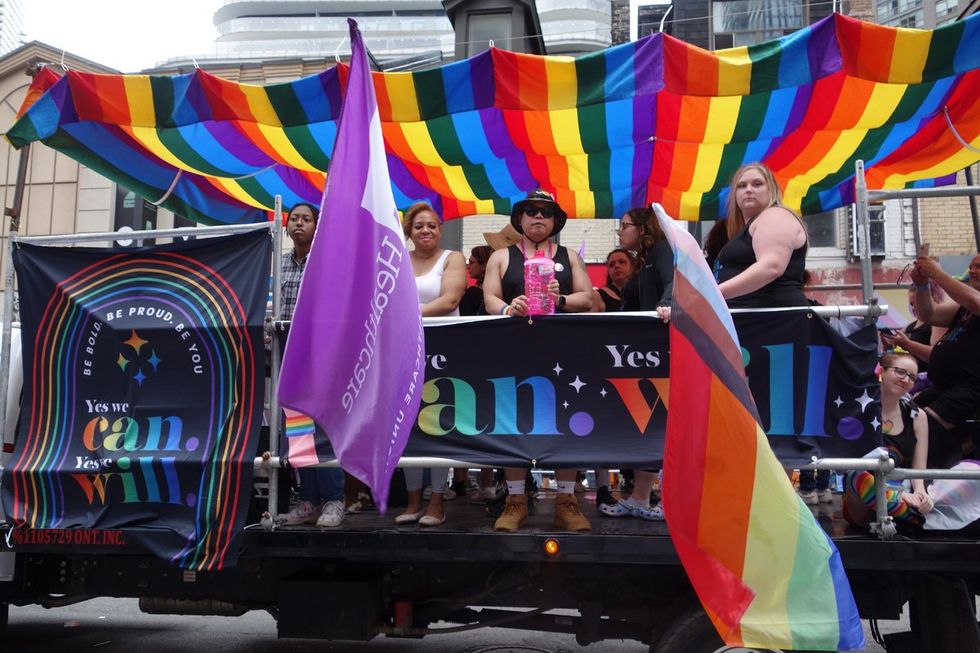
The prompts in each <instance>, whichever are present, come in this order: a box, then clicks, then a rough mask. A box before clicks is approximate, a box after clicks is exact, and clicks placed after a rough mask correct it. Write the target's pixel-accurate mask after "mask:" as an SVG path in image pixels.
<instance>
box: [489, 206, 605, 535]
mask: <svg viewBox="0 0 980 653" xmlns="http://www.w3.org/2000/svg"><path fill="white" fill-rule="evenodd" d="M510 220H511V226H513V228H514V229H515V230H516V231H517V233H519V234H520V236H521V237H520V240H518V241H517V242H516V243H515V244H513V245H510V246H509V247H507V248H506V249H498V250H497V251H495V252H494V253H493V254H492V255H491V256H490V260H489V261H488V262H487V269H486V274H485V276H484V278H483V303H484V306H485V307H486V311H487V313H489V314H490V315H498V314H499V315H508V316H514V317H524V316H527V315H528V298H527V296H526V295H525V294H524V261H525V260H526V259H528V258H530V257H547V258H550V259H551V260H553V261H554V263H555V278H554V279H553V280H552V281H551V283H550V285H549V287H548V290H549V292H550V293H551V294H552V295H553V296H554V298H555V307H556V308H557V310H558V311H559V312H563V313H582V312H586V311H589V310H590V309H591V308H592V283H591V281H590V280H589V275H588V273H587V272H586V271H585V266H584V265H583V264H582V261H581V259H579V257H578V254H577V253H575V252H574V251H571V250H569V249H568V248H566V247H562V246H561V245H557V244H555V243H554V242H553V241H552V240H551V238H552V237H553V236H554V235H555V234H557V233H558V232H559V231H561V229H562V227H564V226H565V222H566V221H567V220H568V215H567V214H566V213H565V211H563V210H562V208H561V206H559V205H558V202H556V201H555V198H554V197H553V196H552V195H551V193H548V192H547V191H545V190H542V189H540V188H538V189H535V190H534V191H532V192H531V193H530V194H528V196H527V197H526V198H525V199H523V200H521V201H520V202H517V203H516V204H514V210H513V211H512V212H511V216H510ZM504 474H505V477H506V479H507V492H508V496H507V502H506V504H505V505H504V511H503V514H501V515H500V517H499V518H498V519H497V521H496V523H495V524H494V528H496V529H497V530H502V531H514V530H517V529H518V528H520V526H521V524H522V523H523V522H524V520H525V519H526V518H527V514H528V512H527V497H526V495H525V494H524V478H525V476H526V475H527V470H526V469H513V468H510V469H506V470H505V472H504ZM576 474H577V470H574V469H561V470H558V471H557V472H556V473H555V476H556V477H557V479H558V496H557V497H556V500H555V526H556V527H558V528H562V529H566V530H570V531H588V530H591V529H592V526H591V525H590V524H589V520H588V519H586V518H585V516H584V515H583V514H582V512H581V510H580V509H579V505H578V499H576V498H575V476H576Z"/></svg>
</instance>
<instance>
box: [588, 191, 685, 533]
mask: <svg viewBox="0 0 980 653" xmlns="http://www.w3.org/2000/svg"><path fill="white" fill-rule="evenodd" d="M619 243H620V245H622V247H623V249H627V250H630V251H633V252H635V253H636V254H635V261H636V263H635V265H634V271H635V272H634V274H633V277H632V279H630V281H629V283H627V284H626V287H625V288H624V289H623V305H622V310H624V311H656V312H657V314H658V315H659V316H660V319H661V320H663V321H664V322H668V321H669V320H670V302H671V298H672V294H673V293H672V291H673V287H674V253H673V251H672V250H671V249H670V244H669V243H668V242H667V238H666V236H664V232H663V230H662V229H661V228H660V223H659V222H658V221H657V216H656V215H655V214H654V212H653V211H652V210H651V209H649V208H646V207H637V208H632V209H630V210H628V211H627V212H626V213H625V214H624V215H623V219H622V220H621V221H620V223H619ZM656 480H657V471H656V470H639V469H638V470H635V471H634V472H633V491H632V493H631V494H630V496H629V498H627V499H622V500H620V501H618V502H616V501H614V502H610V501H608V500H606V499H607V496H606V493H600V494H601V495H602V496H601V497H600V494H597V495H596V502H597V508H598V510H599V513H600V514H602V515H605V516H607V517H640V518H642V519H647V520H650V521H662V520H663V518H664V513H663V509H662V507H661V506H660V505H659V504H658V505H653V506H651V505H650V495H651V493H652V491H653V486H654V484H655V482H656Z"/></svg>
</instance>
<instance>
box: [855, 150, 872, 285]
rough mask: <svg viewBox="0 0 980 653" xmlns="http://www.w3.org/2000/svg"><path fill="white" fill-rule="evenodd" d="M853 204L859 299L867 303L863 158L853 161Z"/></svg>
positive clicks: (868, 237) (867, 241) (868, 247)
mask: <svg viewBox="0 0 980 653" xmlns="http://www.w3.org/2000/svg"><path fill="white" fill-rule="evenodd" d="M854 200H855V201H854V204H855V211H857V223H858V245H859V249H860V251H861V301H862V302H863V303H865V304H868V303H869V302H870V301H871V298H872V297H873V296H874V284H873V283H872V280H871V225H870V224H869V222H868V182H867V180H866V179H865V178H864V160H862V159H858V160H857V161H855V162H854Z"/></svg>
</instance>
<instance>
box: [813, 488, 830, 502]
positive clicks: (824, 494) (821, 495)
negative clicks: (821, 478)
mask: <svg viewBox="0 0 980 653" xmlns="http://www.w3.org/2000/svg"><path fill="white" fill-rule="evenodd" d="M817 500H818V501H819V502H820V503H833V502H834V493H833V492H832V491H831V489H830V488H827V489H826V490H820V491H819V492H817Z"/></svg>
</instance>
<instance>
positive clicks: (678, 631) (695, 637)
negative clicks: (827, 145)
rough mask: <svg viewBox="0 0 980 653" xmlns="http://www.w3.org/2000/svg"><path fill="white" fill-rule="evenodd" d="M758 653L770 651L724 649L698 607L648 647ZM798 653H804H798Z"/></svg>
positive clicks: (682, 652) (655, 651)
mask: <svg viewBox="0 0 980 653" xmlns="http://www.w3.org/2000/svg"><path fill="white" fill-rule="evenodd" d="M722 650H724V651H725V653H753V652H756V653H760V652H761V651H766V652H768V651H771V649H755V648H740V647H732V648H725V642H723V641H721V637H719V636H718V631H716V630H715V627H714V626H713V625H712V623H711V620H710V619H708V615H706V614H705V613H704V610H703V609H702V608H701V606H700V605H698V606H695V607H694V608H692V609H690V610H688V611H687V612H683V613H681V615H680V616H679V617H677V619H675V620H674V622H673V623H671V625H670V626H668V627H667V630H666V631H664V634H663V637H661V638H660V639H659V640H658V641H657V642H654V643H653V644H651V645H650V653H718V652H719V651H722ZM798 653H806V652H805V651H799V652H798Z"/></svg>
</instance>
